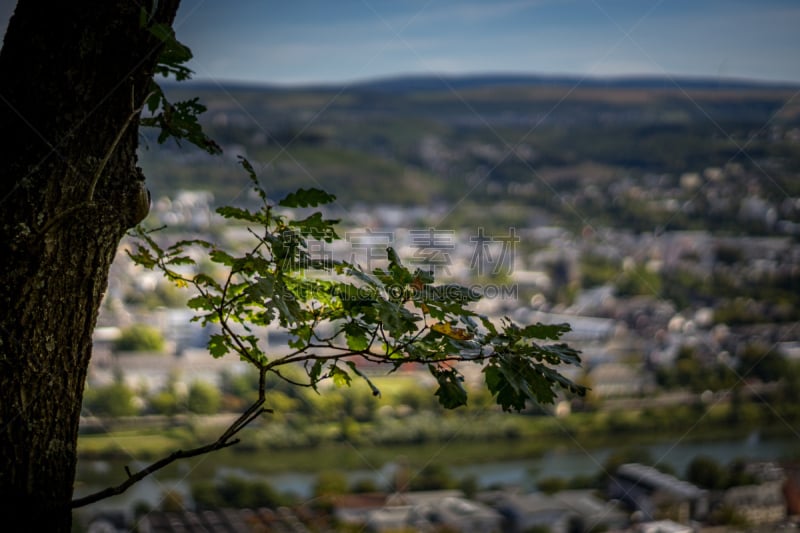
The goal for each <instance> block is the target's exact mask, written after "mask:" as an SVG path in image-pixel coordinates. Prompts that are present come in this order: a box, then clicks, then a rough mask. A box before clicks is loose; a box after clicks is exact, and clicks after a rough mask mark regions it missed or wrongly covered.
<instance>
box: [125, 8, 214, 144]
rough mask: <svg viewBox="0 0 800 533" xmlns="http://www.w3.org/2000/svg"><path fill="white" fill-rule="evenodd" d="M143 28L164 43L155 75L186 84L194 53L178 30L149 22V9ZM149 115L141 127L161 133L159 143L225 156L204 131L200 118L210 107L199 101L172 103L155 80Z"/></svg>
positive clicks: (142, 14)
mask: <svg viewBox="0 0 800 533" xmlns="http://www.w3.org/2000/svg"><path fill="white" fill-rule="evenodd" d="M139 26H140V27H141V28H142V30H144V31H147V32H148V33H149V34H150V35H152V36H153V37H154V38H155V39H157V42H160V43H161V52H160V54H159V56H158V62H157V64H156V67H155V72H154V74H155V75H160V76H163V77H164V78H169V77H170V76H172V77H174V78H175V80H176V81H186V80H188V79H190V78H191V77H192V74H194V73H193V72H192V70H191V69H190V68H189V67H187V66H186V63H188V62H189V61H190V60H191V59H192V51H191V50H190V49H189V47H188V46H186V45H184V44H183V43H181V42H180V41H178V39H177V38H176V37H175V30H173V29H172V27H171V26H169V25H167V24H163V23H154V22H152V21H150V20H149V17H148V14H147V10H145V8H142V9H141V12H140V16H139ZM145 107H146V108H147V111H148V113H149V116H143V117H142V118H141V125H142V126H148V127H154V128H158V129H159V130H161V131H160V132H159V134H158V143H159V144H163V143H164V142H165V141H166V140H167V139H169V138H173V139H174V140H175V142H177V143H178V144H180V142H181V140H182V139H183V140H186V141H188V142H190V143H192V144H194V145H195V146H197V147H198V148H200V149H202V150H204V151H206V152H208V153H209V154H219V153H222V148H220V146H219V145H218V144H217V143H216V142H215V141H213V140H212V139H211V138H210V137H209V136H208V135H206V134H205V132H204V131H203V128H202V126H201V125H200V122H199V117H200V115H201V114H202V113H204V112H205V111H206V107H205V106H204V105H203V104H201V103H200V101H199V99H198V98H192V99H190V100H184V101H180V102H171V101H170V100H169V99H168V98H167V96H166V94H164V90H163V89H162V88H161V86H160V85H159V84H158V83H156V81H155V80H151V82H150V87H149V92H148V95H147V98H146V101H145Z"/></svg>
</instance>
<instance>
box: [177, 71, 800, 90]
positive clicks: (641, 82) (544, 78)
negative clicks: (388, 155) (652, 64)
mask: <svg viewBox="0 0 800 533" xmlns="http://www.w3.org/2000/svg"><path fill="white" fill-rule="evenodd" d="M189 85H192V86H194V87H197V88H199V89H208V90H219V89H220V86H219V85H218V84H210V83H208V82H203V81H199V82H192V83H190V84H189ZM564 86H567V87H574V86H581V87H586V88H604V89H676V88H683V89H695V90H697V89H706V90H756V89H789V90H791V89H794V90H797V89H800V84H793V83H781V82H766V81H759V80H748V79H737V78H712V77H688V76H677V77H673V76H619V77H592V76H586V77H582V76H552V75H540V74H470V75H457V76H454V75H445V74H443V75H435V74H430V75H401V76H393V77H388V78H378V79H374V80H366V81H357V82H353V83H346V84H308V85H293V86H292V85H269V84H266V85H253V84H239V83H235V82H230V83H223V85H222V87H223V88H224V89H226V90H232V91H239V90H248V91H252V90H259V89H260V90H264V91H279V92H283V91H287V90H300V91H315V92H340V91H345V92H383V93H409V92H435V91H448V90H452V89H459V90H464V89H490V88H504V87H517V88H520V87H564ZM182 87H187V84H183V85H182Z"/></svg>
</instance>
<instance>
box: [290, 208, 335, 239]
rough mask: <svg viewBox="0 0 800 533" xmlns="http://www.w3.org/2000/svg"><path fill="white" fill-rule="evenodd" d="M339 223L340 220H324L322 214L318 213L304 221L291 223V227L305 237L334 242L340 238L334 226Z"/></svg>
mask: <svg viewBox="0 0 800 533" xmlns="http://www.w3.org/2000/svg"><path fill="white" fill-rule="evenodd" d="M338 222H339V221H338V220H326V219H323V218H322V213H319V212H316V213H314V214H313V215H311V216H309V217H307V218H304V219H303V220H294V221H292V222H289V225H290V226H292V227H295V228H298V229H299V230H300V233H301V234H302V235H303V236H306V237H313V238H314V239H318V240H322V241H325V242H332V241H333V240H334V239H338V238H339V236H338V235H337V234H336V230H335V229H334V225H335V224H337V223H338Z"/></svg>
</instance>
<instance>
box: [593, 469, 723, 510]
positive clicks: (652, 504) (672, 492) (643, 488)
mask: <svg viewBox="0 0 800 533" xmlns="http://www.w3.org/2000/svg"><path fill="white" fill-rule="evenodd" d="M608 496H609V498H612V499H616V500H619V501H621V502H623V503H625V504H627V505H629V506H630V507H631V508H632V509H633V510H634V511H638V512H639V513H640V514H641V515H642V516H643V518H644V519H645V520H655V519H657V518H665V517H670V518H672V519H675V520H676V521H678V522H680V523H688V522H689V520H702V519H703V518H705V517H706V515H707V514H708V492H707V491H705V490H703V489H700V488H699V487H697V486H695V485H692V484H691V483H688V482H686V481H682V480H680V479H678V478H676V477H674V476H671V475H669V474H665V473H663V472H660V471H658V470H656V469H655V468H653V467H650V466H645V465H642V464H638V463H627V464H623V465H621V466H620V467H619V468H617V471H616V472H615V473H614V475H613V476H612V477H611V480H610V482H609V484H608Z"/></svg>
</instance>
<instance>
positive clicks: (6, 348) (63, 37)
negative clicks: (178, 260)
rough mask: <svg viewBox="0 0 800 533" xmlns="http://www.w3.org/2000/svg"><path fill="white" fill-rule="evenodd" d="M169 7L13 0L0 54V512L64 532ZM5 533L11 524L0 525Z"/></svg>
mask: <svg viewBox="0 0 800 533" xmlns="http://www.w3.org/2000/svg"><path fill="white" fill-rule="evenodd" d="M178 3H179V0H167V1H165V0H161V1H159V2H150V1H141V2H139V1H133V0H113V1H112V0H96V1H89V0H73V1H68V2H33V1H28V0H21V1H20V3H19V5H18V6H17V9H16V12H15V14H14V16H13V17H12V19H11V21H10V24H9V26H8V30H7V33H6V36H5V41H4V45H3V48H2V51H1V52H0V127H2V132H3V138H4V139H5V140H4V141H2V143H0V280H2V281H0V313H2V314H1V315H0V517H2V518H1V519H2V521H3V530H4V531H12V530H13V531H16V530H20V531H23V530H24V531H68V530H69V529H70V521H71V520H70V516H71V513H70V500H71V498H72V487H73V482H74V475H75V463H76V441H77V434H78V421H79V415H80V409H81V400H82V396H83V387H84V381H85V377H86V370H87V366H88V363H89V357H90V354H91V335H92V330H93V329H94V325H95V320H96V317H97V311H98V307H99V305H100V302H101V298H102V296H103V293H104V291H105V289H106V283H107V276H108V269H109V266H110V264H111V261H112V258H113V257H114V253H115V251H116V248H117V245H118V243H119V240H120V239H121V237H122V236H123V235H124V233H125V231H126V229H127V228H129V227H131V226H132V225H135V224H136V223H137V222H138V221H139V220H141V219H142V218H143V217H144V215H145V214H146V213H147V206H148V203H149V202H148V198H147V192H146V189H145V188H144V176H143V175H142V172H141V170H140V169H139V168H138V167H137V166H136V162H137V160H136V148H137V143H138V133H137V129H138V125H139V116H138V115H139V113H138V112H137V109H139V108H140V107H141V105H142V103H143V101H144V99H145V98H146V95H147V92H148V88H149V84H150V80H151V78H152V74H153V69H154V66H155V64H156V61H157V57H158V54H159V51H160V44H161V43H160V42H159V41H158V39H156V38H155V37H153V36H152V35H151V34H150V33H149V32H148V31H147V30H146V29H143V28H142V27H141V24H140V12H141V9H142V7H144V8H145V9H147V10H150V9H152V6H154V5H155V6H156V7H155V12H154V13H151V15H152V18H151V19H150V21H151V22H156V23H163V24H167V25H171V24H172V21H173V18H174V16H175V12H176V10H177V7H178ZM9 527H10V528H11V529H9Z"/></svg>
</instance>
